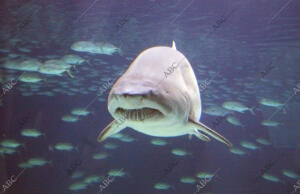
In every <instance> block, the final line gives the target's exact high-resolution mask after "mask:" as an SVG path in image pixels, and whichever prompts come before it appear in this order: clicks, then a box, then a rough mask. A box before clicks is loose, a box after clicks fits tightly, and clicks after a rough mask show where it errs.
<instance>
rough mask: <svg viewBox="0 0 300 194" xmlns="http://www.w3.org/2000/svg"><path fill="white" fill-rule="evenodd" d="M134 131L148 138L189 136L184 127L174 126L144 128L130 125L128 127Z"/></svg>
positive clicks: (143, 126)
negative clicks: (148, 136)
mask: <svg viewBox="0 0 300 194" xmlns="http://www.w3.org/2000/svg"><path fill="white" fill-rule="evenodd" d="M128 127H130V128H132V129H134V130H135V131H138V132H140V133H144V134H146V135H150V136H156V137H175V136H181V135H187V134H189V130H187V129H186V128H185V127H184V125H182V124H176V125H168V126H165V125H161V126H145V125H140V124H138V125H131V126H128Z"/></svg>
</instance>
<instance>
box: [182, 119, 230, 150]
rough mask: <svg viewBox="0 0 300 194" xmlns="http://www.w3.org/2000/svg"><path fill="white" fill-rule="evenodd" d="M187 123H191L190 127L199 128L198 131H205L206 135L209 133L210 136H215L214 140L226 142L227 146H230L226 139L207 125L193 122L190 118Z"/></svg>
mask: <svg viewBox="0 0 300 194" xmlns="http://www.w3.org/2000/svg"><path fill="white" fill-rule="evenodd" d="M188 123H189V124H190V125H191V127H193V128H196V129H199V130H200V131H202V132H204V133H206V134H207V135H210V136H211V137H213V138H215V139H216V140H218V141H220V142H222V143H224V144H226V145H227V146H229V147H232V143H231V142H230V141H229V140H228V139H226V138H225V137H223V136H222V135H221V134H219V133H218V132H216V131H214V130H212V129H211V128H209V127H208V126H206V125H204V124H203V123H199V122H195V121H192V120H189V121H188Z"/></svg>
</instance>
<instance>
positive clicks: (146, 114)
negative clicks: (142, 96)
mask: <svg viewBox="0 0 300 194" xmlns="http://www.w3.org/2000/svg"><path fill="white" fill-rule="evenodd" d="M116 112H117V113H118V114H120V115H122V116H123V117H125V118H126V119H128V120H131V121H144V120H147V119H150V118H153V117H156V116H159V117H162V116H163V114H162V113H161V112H160V111H158V110H156V109H151V108H142V109H122V108H118V109H117V111H116Z"/></svg>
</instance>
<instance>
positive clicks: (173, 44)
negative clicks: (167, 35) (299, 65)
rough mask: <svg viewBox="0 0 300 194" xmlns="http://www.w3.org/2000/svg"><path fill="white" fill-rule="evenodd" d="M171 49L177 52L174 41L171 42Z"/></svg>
mask: <svg viewBox="0 0 300 194" xmlns="http://www.w3.org/2000/svg"><path fill="white" fill-rule="evenodd" d="M172 49H175V50H177V49H176V44H175V41H174V40H173V42H172Z"/></svg>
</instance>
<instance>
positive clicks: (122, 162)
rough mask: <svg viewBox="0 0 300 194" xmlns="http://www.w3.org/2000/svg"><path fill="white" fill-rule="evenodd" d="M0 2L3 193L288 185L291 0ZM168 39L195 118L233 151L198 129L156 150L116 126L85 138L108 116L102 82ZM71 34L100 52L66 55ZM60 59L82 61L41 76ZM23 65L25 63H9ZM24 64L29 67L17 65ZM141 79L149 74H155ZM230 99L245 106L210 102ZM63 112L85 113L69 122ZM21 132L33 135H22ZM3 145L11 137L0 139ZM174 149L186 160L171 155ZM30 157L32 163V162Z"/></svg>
mask: <svg viewBox="0 0 300 194" xmlns="http://www.w3.org/2000/svg"><path fill="white" fill-rule="evenodd" d="M0 4H1V6H0V14H1V17H0V26H1V28H0V41H1V44H0V82H1V99H0V118H1V121H0V122H1V125H0V132H1V137H0V186H1V188H0V190H1V191H2V192H3V193H8V194H68V193H76V194H96V193H104V194H159V193H165V194H193V193H199V194H252V193H253V194H270V193H272V194H290V193H295V194H296V193H300V152H299V148H300V131H299V130H300V129H299V124H300V122H299V114H300V112H299V111H300V109H299V108H300V97H299V94H300V64H299V61H300V2H299V1H298V0H273V1H271V0H243V1H234V0H224V1H221V0H215V1H211V0H201V1H199V0H148V1H146V0H140V1H138V0H124V1H117V0H114V1H109V0H89V1H79V0H73V1H70V0H69V1H62V0H53V1H46V0H45V1H38V0H36V1H25V0H24V1H18V0H3V1H1V3H0ZM173 40H174V41H175V42H176V48H177V50H178V51H180V52H181V53H183V54H184V55H185V57H186V58H187V59H188V61H189V62H190V64H191V66H192V68H193V70H194V72H195V76H196V78H197V81H198V86H199V90H200V93H201V101H202V115H201V119H200V121H201V122H202V123H204V124H206V125H207V126H209V127H211V128H212V129H214V130H215V131H217V132H218V133H220V134H222V135H223V136H224V137H226V138H227V139H229V140H230V141H231V142H232V143H233V148H238V149H239V151H240V152H239V153H233V152H234V151H233V149H232V148H231V150H230V148H228V147H227V146H226V145H224V144H222V143H220V142H219V141H216V140H215V139H214V138H212V137H211V136H209V135H208V136H209V137H210V138H211V141H210V142H204V141H201V140H200V139H198V138H197V137H195V136H193V137H192V138H191V139H189V138H188V135H184V136H178V137H167V138H164V137H162V138H160V137H159V141H161V142H165V143H166V145H160V146H158V145H154V144H153V143H151V141H153V139H156V138H157V137H153V136H149V135H146V134H143V133H139V132H137V131H134V130H132V129H130V128H126V129H125V130H123V131H121V134H123V135H122V136H121V135H120V134H119V136H116V137H114V138H108V139H106V140H105V141H103V142H101V143H99V142H98V141H97V137H98V134H99V133H100V132H101V131H102V129H104V128H105V126H107V125H108V124H109V123H110V122H111V121H112V119H113V118H112V116H111V115H110V114H109V112H108V110H107V98H108V94H109V91H110V89H111V87H112V85H113V84H114V83H115V81H116V79H117V78H118V77H119V76H120V75H122V73H123V72H124V71H125V70H126V69H127V68H128V66H129V65H130V64H131V63H132V61H133V60H134V59H135V58H136V57H137V56H138V55H139V54H140V53H141V52H142V51H143V50H145V49H147V48H150V47H154V46H168V47H171V46H172V41H173ZM78 41H89V42H90V43H95V44H96V43H98V44H97V45H98V46H99V45H100V46H102V47H103V48H102V50H101V49H100V51H99V50H98V51H99V52H102V53H91V52H88V51H85V52H79V51H78V50H77V51H76V49H72V45H74V44H75V43H76V42H77V43H78ZM104 43H106V44H104ZM107 45H109V46H110V49H112V50H113V51H112V50H109V48H107V47H106V48H104V47H105V46H107ZM111 47H113V48H111ZM105 49H107V50H106V51H107V53H104V50H105ZM114 49H115V50H114ZM68 54H72V55H76V56H79V57H81V58H82V59H83V60H84V62H82V63H80V64H79V63H73V64H71V65H69V66H68V67H66V69H64V70H63V72H62V73H61V74H55V75H54V74H50V73H49V72H50V71H54V70H56V68H57V70H59V69H60V68H61V67H60V66H59V67H58V66H50V69H48V70H44V71H42V70H41V69H42V67H45V64H46V61H48V60H53V59H55V60H57V59H62V57H64V56H66V55H68ZM162 55H164V53H162ZM156 57H157V56H153V58H155V59H156ZM166 57H168V56H166ZM158 59H159V58H158ZM26 60H31V64H30V65H29V66H27V69H24V68H25V67H24V68H23V69H20V68H22V67H23V65H24V64H23V63H22V62H24V61H26ZM32 60H33V61H35V62H36V61H38V62H39V65H37V66H34V65H33V66H31V65H32V63H33V62H32ZM171 65H172V64H170V66H171ZM35 67H37V68H36V69H35ZM173 70H174V69H173ZM145 71H146V70H145ZM153 71H155V68H153ZM174 71H176V69H175V70H174ZM143 73H145V72H143ZM147 73H149V74H152V73H153V72H147ZM155 73H157V74H159V73H161V77H162V79H163V76H164V74H163V72H155ZM25 75H27V77H26V76H25ZM33 80H35V81H33ZM178 80H179V79H178ZM176 81H177V80H176V79H175V82H176ZM141 84H142V81H141ZM174 85H176V83H174ZM137 87H138V86H137ZM230 101H234V102H238V103H241V104H242V105H244V106H245V107H246V109H251V108H252V109H251V110H253V112H254V114H251V111H248V110H245V111H241V112H238V111H236V110H228V107H227V109H226V108H224V107H225V105H224V103H225V104H226V102H227V103H228V102H230ZM266 101H268V102H266ZM76 108H81V110H85V111H87V112H88V114H87V115H86V116H83V115H80V116H74V114H73V116H72V114H71V112H72V110H73V111H74V109H76ZM224 112H225V113H224ZM72 119H74V120H72ZM266 123H267V124H266ZM32 128H34V129H37V130H38V131H40V132H41V133H43V135H41V136H39V137H28V136H26V135H24V134H22V132H23V133H24V130H25V129H32ZM161 130H164V129H163V128H161ZM7 140H14V141H16V142H17V143H16V142H14V143H12V142H10V143H8V144H9V145H7V144H5V142H6V143H7ZM61 142H62V143H69V144H71V148H70V149H71V150H69V151H67V150H63V151H62V150H59V148H57V147H58V146H57V143H61ZM18 143H19V144H21V145H20V146H18V145H17V146H16V148H13V145H11V144H18ZM174 149H183V150H184V151H185V154H186V155H184V156H180V154H174V153H175V152H174ZM97 153H101V154H102V155H101V156H99V154H98V155H95V154H97ZM97 156H98V158H97ZM101 157H103V158H101ZM34 158H38V162H40V164H37V163H38V162H36V163H35V164H32V163H34V162H32V161H33V160H34ZM30 160H31V164H30V165H29V164H28V163H30V162H28V161H30ZM43 161H44V163H43ZM22 163H23V165H22ZM24 163H25V164H27V166H26V165H25V164H24ZM24 165H25V166H24ZM112 170H114V171H115V173H117V175H119V176H116V175H115V176H113V171H112ZM201 172H202V174H203V172H209V173H210V174H211V177H210V179H207V178H206V179H204V178H203V177H202V178H201V177H200V175H199V174H201ZM76 174H77V175H78V177H77V178H76V176H75V175H76ZM213 174H215V175H214V176H213ZM18 175H19V176H18ZM92 175H93V176H92ZM197 175H198V177H197ZM186 182H189V183H186ZM159 183H161V186H162V187H161V188H160V189H159V188H158V184H159Z"/></svg>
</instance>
